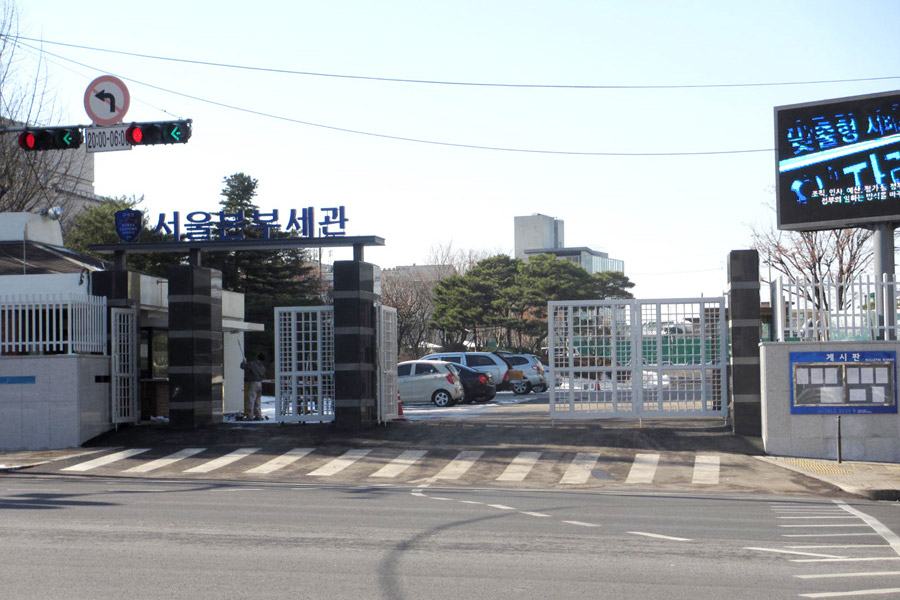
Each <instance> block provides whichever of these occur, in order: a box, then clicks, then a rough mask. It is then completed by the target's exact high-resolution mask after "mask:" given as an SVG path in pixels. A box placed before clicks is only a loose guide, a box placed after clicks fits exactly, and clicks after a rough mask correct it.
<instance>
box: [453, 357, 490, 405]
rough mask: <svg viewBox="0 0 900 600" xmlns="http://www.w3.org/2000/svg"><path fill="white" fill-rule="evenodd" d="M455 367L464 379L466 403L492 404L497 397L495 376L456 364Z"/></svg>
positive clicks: (464, 398)
mask: <svg viewBox="0 0 900 600" xmlns="http://www.w3.org/2000/svg"><path fill="white" fill-rule="evenodd" d="M453 367H454V368H455V369H456V371H457V372H458V373H459V377H460V379H462V384H463V390H464V397H463V400H464V401H465V402H490V401H491V400H493V399H494V396H496V395H497V386H496V385H495V384H494V376H493V375H491V374H490V373H482V372H481V371H476V370H475V369H470V368H469V367H465V366H463V365H458V364H454V365H453Z"/></svg>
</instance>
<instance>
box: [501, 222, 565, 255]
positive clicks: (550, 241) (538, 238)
mask: <svg viewBox="0 0 900 600" xmlns="http://www.w3.org/2000/svg"><path fill="white" fill-rule="evenodd" d="M513 225H514V227H515V254H514V255H513V256H514V258H518V259H519V260H525V259H526V256H525V254H526V252H525V251H526V250H531V249H532V248H562V247H563V246H565V240H564V233H565V232H564V224H563V221H562V219H556V218H554V217H548V216H547V215H541V214H533V215H530V216H527V217H513Z"/></svg>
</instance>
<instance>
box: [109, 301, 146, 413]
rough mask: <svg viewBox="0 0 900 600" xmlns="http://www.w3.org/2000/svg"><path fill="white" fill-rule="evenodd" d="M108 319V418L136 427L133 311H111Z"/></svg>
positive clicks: (135, 335)
mask: <svg viewBox="0 0 900 600" xmlns="http://www.w3.org/2000/svg"><path fill="white" fill-rule="evenodd" d="M110 319H111V322H112V327H111V330H112V331H111V333H112V335H111V337H110V346H111V348H112V353H111V356H110V359H111V360H110V383H111V385H110V402H111V404H112V406H111V408H112V410H111V411H110V415H111V417H112V422H113V423H117V424H118V423H137V422H138V420H139V419H140V416H141V415H140V409H139V407H138V400H139V389H138V369H137V311H135V309H133V308H113V309H111V310H110Z"/></svg>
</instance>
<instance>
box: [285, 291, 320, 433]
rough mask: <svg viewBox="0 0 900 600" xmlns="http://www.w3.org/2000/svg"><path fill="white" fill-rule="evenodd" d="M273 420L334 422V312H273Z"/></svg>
mask: <svg viewBox="0 0 900 600" xmlns="http://www.w3.org/2000/svg"><path fill="white" fill-rule="evenodd" d="M275 419H276V420H277V421H278V422H280V423H291V422H299V421H313V422H330V421H334V309H333V308H332V307H331V306H291V307H278V308H276V309H275Z"/></svg>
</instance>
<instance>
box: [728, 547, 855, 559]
mask: <svg viewBox="0 0 900 600" xmlns="http://www.w3.org/2000/svg"><path fill="white" fill-rule="evenodd" d="M744 550H757V551H759V552H776V553H778V554H793V555H795V556H818V557H819V558H846V557H845V556H837V555H836V554H819V553H817V552H798V551H797V550H783V549H781V548H758V547H755V546H747V547H746V548H744Z"/></svg>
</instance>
